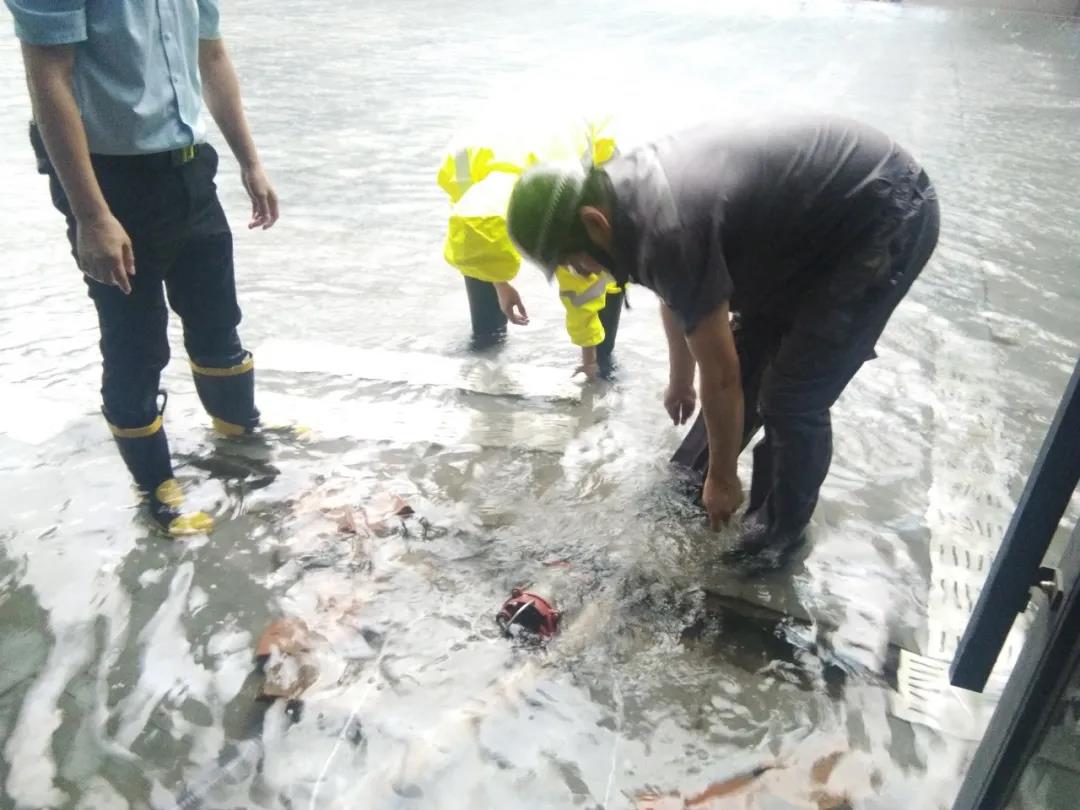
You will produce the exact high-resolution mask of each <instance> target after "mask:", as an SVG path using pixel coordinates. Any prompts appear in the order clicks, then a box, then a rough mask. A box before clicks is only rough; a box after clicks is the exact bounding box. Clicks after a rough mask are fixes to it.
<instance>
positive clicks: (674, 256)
mask: <svg viewBox="0 0 1080 810" xmlns="http://www.w3.org/2000/svg"><path fill="white" fill-rule="evenodd" d="M604 170H605V171H606V173H607V174H608V177H609V178H610V179H611V182H612V187H613V190H614V193H615V202H614V209H615V210H614V229H615V243H616V251H615V260H616V263H617V265H618V268H617V270H618V274H619V275H627V276H629V277H630V279H631V280H634V281H637V282H638V283H640V284H643V285H644V286H646V287H648V288H650V289H652V290H653V291H654V292H656V294H657V295H659V296H660V298H661V299H662V300H663V301H664V302H665V303H666V304H667V305H668V306H669V307H671V309H672V310H673V311H674V312H675V314H676V315H677V316H678V317H679V318H680V319H681V320H682V322H683V326H684V327H685V329H686V330H687V331H688V332H690V331H693V329H694V328H695V327H696V326H697V324H698V323H699V322H700V321H701V319H702V318H704V317H705V316H706V315H708V314H709V313H710V312H712V311H713V310H715V309H716V307H718V306H719V305H721V304H722V303H724V302H725V301H727V302H729V303H730V305H731V309H732V310H733V311H736V312H740V313H743V314H744V315H754V314H766V315H771V316H775V317H787V316H790V315H791V314H793V312H794V311H795V310H796V309H797V307H798V303H799V301H800V298H801V297H802V296H804V295H805V294H806V292H807V291H808V290H810V289H811V288H812V287H813V286H814V284H815V282H816V281H818V280H819V279H821V278H822V277H823V276H824V275H825V274H828V273H836V272H842V271H843V263H844V259H845V257H846V256H849V255H851V254H852V253H853V252H854V251H855V250H857V249H858V248H859V246H860V245H862V244H863V243H864V242H865V241H866V240H868V239H872V238H874V236H875V234H876V233H877V231H878V230H879V229H880V227H881V226H882V220H883V218H884V217H885V216H886V212H887V208H888V204H889V200H890V198H891V196H892V195H893V193H894V190H895V188H896V187H897V185H898V183H899V182H900V181H901V180H902V179H904V178H910V177H911V176H912V174H913V173H917V172H918V171H919V168H918V166H917V164H916V163H915V161H914V159H913V158H912V157H911V156H910V155H908V154H907V153H906V152H905V151H904V150H902V149H901V148H900V147H899V146H897V145H896V144H895V143H893V141H892V140H891V139H890V138H889V137H888V136H887V135H884V134H883V133H881V132H879V131H877V130H876V129H873V128H872V127H869V126H866V125H864V124H860V123H858V122H855V121H850V120H847V119H842V118H832V117H815V118H792V119H783V120H779V121H771V122H767V123H752V124H746V125H742V126H738V127H734V126H733V127H730V128H728V127H721V126H717V125H711V126H710V125H705V126H700V127H698V128H696V129H692V130H689V131H687V132H683V133H680V134H676V135H673V136H670V137H668V138H665V139H664V140H661V141H658V142H656V143H653V144H650V145H648V146H645V147H642V148H640V149H637V150H635V151H633V152H630V153H627V154H626V155H622V156H619V157H617V158H615V159H613V160H612V161H610V162H608V163H607V164H605V166H604ZM905 182H906V180H905ZM858 282H859V280H858V279H857V278H856V279H852V283H853V284H857V283H858Z"/></svg>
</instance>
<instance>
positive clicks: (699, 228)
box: [508, 117, 939, 556]
mask: <svg viewBox="0 0 1080 810" xmlns="http://www.w3.org/2000/svg"><path fill="white" fill-rule="evenodd" d="M508 221H509V230H510V234H511V237H512V238H513V239H514V241H515V243H516V245H517V246H518V248H519V249H520V250H521V251H522V253H524V254H525V255H527V256H529V257H530V258H531V259H532V260H533V261H534V262H536V263H537V264H539V265H540V266H541V267H542V268H544V269H545V270H547V271H549V272H550V270H551V269H552V268H553V267H555V266H557V265H559V264H566V265H569V266H571V267H573V268H575V269H576V270H577V271H578V272H580V273H583V274H584V273H595V272H598V271H599V270H600V269H606V270H608V271H609V272H610V273H611V274H612V275H613V276H614V277H615V278H616V279H617V280H618V281H619V282H620V283H624V282H626V281H627V280H631V281H635V282H637V283H639V284H643V285H644V286H646V287H648V288H650V289H651V290H653V291H654V292H656V294H657V295H658V296H659V297H660V299H661V301H662V302H663V303H662V306H661V311H662V315H663V321H664V327H665V332H666V334H667V338H668V351H669V359H670V368H671V379H670V385H669V387H668V390H667V392H666V394H665V401H664V404H665V406H666V408H667V410H668V413H669V414H670V415H671V417H672V419H673V420H674V421H675V422H676V423H677V424H681V423H683V422H685V421H686V420H687V419H688V418H689V417H690V415H692V413H693V411H694V408H695V406H696V394H695V390H694V375H695V368H696V369H697V370H698V371H699V372H700V375H701V381H700V388H701V403H702V414H701V416H700V417H699V419H698V423H697V424H696V425H695V427H694V428H693V429H692V431H691V435H690V437H688V442H687V443H686V444H685V445H684V449H683V450H682V451H681V452H680V454H677V456H676V457H677V458H681V459H682V460H684V461H686V462H688V463H689V464H690V465H691V466H693V467H696V468H697V469H698V470H699V471H700V472H701V473H703V474H704V476H705V478H704V487H703V493H702V495H703V500H704V504H705V507H706V509H707V510H708V513H709V518H710V521H711V523H712V525H713V527H714V528H718V527H719V526H720V524H721V523H723V522H725V521H726V520H728V519H729V518H730V517H731V515H732V514H733V513H734V512H735V511H736V510H737V509H738V508H739V506H740V505H741V503H742V501H743V490H742V486H741V484H740V482H739V478H738V474H737V469H736V462H737V459H738V455H739V453H740V451H741V450H742V449H743V448H744V447H745V446H746V444H747V443H748V442H749V440H750V439H751V438H752V437H753V436H754V434H755V433H756V432H757V431H758V429H759V428H761V427H764V429H765V435H764V438H763V439H762V440H761V442H759V444H758V445H757V446H756V447H755V448H754V473H753V480H752V482H751V490H750V501H749V503H748V505H747V515H746V519H745V520H744V523H743V530H742V534H741V536H740V539H739V541H738V543H737V545H736V548H735V549H734V552H735V554H736V556H740V555H746V554H756V553H758V552H761V551H765V550H768V551H770V552H772V553H774V554H780V553H782V552H785V551H788V550H790V549H792V548H794V547H795V546H797V545H799V544H800V543H801V542H802V540H803V533H804V530H805V529H806V526H807V524H808V523H809V521H810V517H811V515H812V513H813V511H814V507H815V505H816V503H817V497H818V491H819V490H820V488H821V484H822V482H823V481H824V479H825V475H826V473H827V472H828V468H829V463H830V461H831V458H832V432H831V426H830V419H829V409H830V408H831V407H832V404H833V403H834V402H835V401H836V399H837V398H838V397H839V396H840V393H841V392H842V391H843V390H844V387H845V386H846V385H847V383H848V381H850V380H851V378H852V377H853V376H854V374H855V372H856V371H858V369H859V367H860V366H861V365H862V363H863V362H864V361H865V360H867V359H868V358H870V357H872V356H873V350H874V344H875V343H876V341H877V339H878V337H879V336H880V335H881V332H882V330H883V329H884V328H885V324H886V322H887V321H888V319H889V316H890V315H891V313H892V311H893V309H894V308H895V307H896V305H897V304H898V303H899V302H900V300H901V298H903V296H904V294H905V293H906V292H907V290H908V289H909V287H910V286H911V283H912V282H913V281H914V280H915V278H916V276H917V275H918V274H919V272H920V270H921V269H922V268H923V266H924V265H925V264H926V262H927V260H928V259H929V258H930V255H931V253H932V252H933V250H934V246H935V244H936V242H937V235H938V224H939V216H938V206H937V200H936V196H935V194H934V190H933V187H932V186H931V184H930V181H929V179H928V178H927V176H926V173H925V172H924V171H923V170H922V169H921V168H920V166H919V165H918V164H917V163H916V162H915V160H914V159H913V158H912V157H911V155H909V154H908V153H907V152H906V151H904V150H903V149H902V148H901V147H899V146H898V145H897V144H895V143H894V142H893V141H892V140H891V139H890V138H889V137H888V136H886V135H884V134H882V133H881V132H878V131H877V130H875V129H872V128H871V127H868V126H865V125H862V124H859V123H856V122H853V121H848V120H844V119H838V118H825V117H820V118H801V119H788V120H780V121H773V122H769V123H758V124H750V125H745V126H742V127H740V128H730V129H728V128H722V127H719V126H702V127H699V128H697V129H694V130H691V131H688V132H684V133H681V134H678V135H674V136H671V137H669V138H667V139H665V140H662V141H659V142H657V143H655V144H652V145H650V146H647V147H643V148H641V149H638V150H636V151H634V152H631V153H629V154H626V155H623V156H619V157H616V158H615V159H613V160H611V161H610V162H608V163H607V164H605V165H604V166H603V168H597V169H594V170H592V171H591V172H590V173H589V174H588V175H586V174H585V173H584V172H583V171H582V170H581V169H580V168H577V167H574V166H539V167H536V168H534V169H532V170H531V171H529V172H527V173H526V174H525V175H523V177H522V178H521V180H520V181H519V182H518V184H517V186H516V188H515V190H514V194H513V195H512V197H511V201H510V210H509V214H508ZM702 431H704V432H705V433H706V434H707V451H702V452H700V453H695V452H693V450H694V446H695V444H696V446H697V448H699V449H700V448H703V447H704V446H705V445H704V443H703V442H700V441H697V442H695V436H700V434H701V432H702Z"/></svg>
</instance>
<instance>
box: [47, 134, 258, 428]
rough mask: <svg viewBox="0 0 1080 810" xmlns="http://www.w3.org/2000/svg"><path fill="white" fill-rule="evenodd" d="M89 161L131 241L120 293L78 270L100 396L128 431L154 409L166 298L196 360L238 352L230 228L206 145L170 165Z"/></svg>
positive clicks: (222, 361)
mask: <svg viewBox="0 0 1080 810" xmlns="http://www.w3.org/2000/svg"><path fill="white" fill-rule="evenodd" d="M32 140H34V139H33V138H32ZM35 149H36V151H37V150H40V143H36V144H35ZM42 154H43V150H41V151H38V158H39V166H41V168H43V169H44V170H45V173H46V174H48V175H49V185H50V190H51V192H52V199H53V204H54V205H55V206H56V208H57V209H58V210H59V211H60V212H61V213H63V214H64V216H65V217H66V218H67V225H68V229H67V232H68V239H69V241H70V242H71V246H72V252H73V253H74V252H75V245H76V240H77V237H78V234H77V232H76V223H75V219H74V217H73V216H72V214H71V208H70V206H69V204H68V201H67V199H66V197H65V196H64V191H63V188H62V187H61V185H60V182H59V180H58V179H57V177H56V174H55V172H54V171H52V168H51V166H49V165H48V163H47V161H46V162H45V163H42V161H41V158H42ZM92 162H93V166H94V173H95V174H96V175H97V179H98V183H99V184H100V186H101V190H102V192H103V193H104V195H105V200H106V202H107V203H108V205H109V208H110V210H111V211H112V213H113V215H114V216H115V217H116V218H117V219H118V220H119V221H120V224H121V225H123V226H124V229H125V230H126V231H127V233H128V235H129V237H130V238H131V241H132V247H133V249H134V254H135V271H136V273H135V276H134V278H132V279H131V287H132V289H131V294H130V295H125V294H124V293H123V292H121V291H120V289H119V288H118V287H114V286H110V285H106V284H101V283H99V282H97V281H93V280H92V279H90V278H88V277H85V276H84V278H85V281H86V284H87V292H88V294H89V296H90V298H91V299H92V300H93V302H94V305H95V307H96V308H97V313H98V323H99V326H100V330H101V344H100V345H101V355H102V360H103V374H102V386H101V394H102V399H103V403H104V410H105V416H106V418H107V419H108V420H109V422H110V423H111V424H112V425H114V426H115V427H118V428H137V427H142V426H145V425H148V424H150V423H151V422H153V421H154V419H155V418H156V416H157V414H158V407H157V394H158V386H159V382H160V376H161V371H162V369H164V368H165V366H166V364H167V363H168V362H169V342H168V337H167V334H166V323H167V321H168V310H167V309H166V296H167V297H168V304H169V306H170V307H172V309H173V311H174V312H176V314H177V315H179V316H180V319H181V322H182V323H183V327H184V345H185V348H186V349H187V353H188V356H189V357H190V358H191V359H192V360H193V361H194V362H195V363H196V364H198V365H200V366H206V367H214V368H228V367H230V366H233V365H236V364H238V363H240V362H241V361H242V360H243V358H244V350H243V347H242V346H241V344H240V338H239V336H238V334H237V331H236V327H237V325H238V324H239V323H240V308H239V306H238V305H237V302H236V285H235V280H234V276H233V245H232V233H231V232H230V230H229V224H228V222H227V221H226V219H225V212H224V211H223V210H222V208H221V204H220V202H219V201H218V198H217V188H216V186H215V185H214V175H215V173H216V171H217V165H218V156H217V153H216V152H215V151H214V149H213V148H212V147H211V146H209V145H208V144H203V145H201V146H200V147H199V149H198V153H197V155H196V156H195V158H194V159H193V160H190V161H189V162H187V163H183V164H180V165H174V163H173V161H172V160H171V159H170V158H169V157H168V156H167V155H153V156H145V157H140V156H133V157H109V156H100V155H94V156H92Z"/></svg>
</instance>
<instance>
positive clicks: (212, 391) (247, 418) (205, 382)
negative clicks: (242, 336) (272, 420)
mask: <svg viewBox="0 0 1080 810" xmlns="http://www.w3.org/2000/svg"><path fill="white" fill-rule="evenodd" d="M191 371H192V375H193V377H194V378H195V390H196V391H197V392H198V394H199V399H200V400H201V401H202V404H203V408H205V409H206V412H207V413H208V414H210V417H211V419H212V420H213V423H214V429H215V430H217V431H218V433H221V434H222V435H223V436H243V435H245V434H250V433H252V432H254V430H255V428H257V427H258V426H259V411H258V409H257V408H256V407H255V360H254V358H253V357H252V356H251V353H250V352H245V353H244V356H243V359H242V360H241V361H240V362H239V363H237V364H235V365H232V366H229V367H227V368H218V367H215V366H208V365H202V364H200V363H196V362H195V361H194V360H192V361H191Z"/></svg>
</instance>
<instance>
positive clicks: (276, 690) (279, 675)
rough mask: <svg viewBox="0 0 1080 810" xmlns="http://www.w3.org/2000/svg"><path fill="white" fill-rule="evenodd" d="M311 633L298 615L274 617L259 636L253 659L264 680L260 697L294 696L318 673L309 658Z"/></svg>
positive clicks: (316, 678) (309, 683) (314, 678)
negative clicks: (284, 617)
mask: <svg viewBox="0 0 1080 810" xmlns="http://www.w3.org/2000/svg"><path fill="white" fill-rule="evenodd" d="M313 642H314V634H313V633H312V632H311V630H310V629H309V628H308V626H307V624H305V623H304V622H303V621H301V620H300V619H277V620H276V621H273V622H271V623H270V625H269V627H267V628H266V629H265V630H264V631H263V634H262V635H261V636H260V637H259V643H258V644H257V645H256V647H255V660H256V661H258V663H259V666H260V668H261V669H262V673H263V676H264V678H265V680H264V681H263V685H262V689H261V690H260V692H259V697H261V698H268V699H271V700H272V699H274V698H279V697H281V698H287V699H289V700H295V699H296V698H298V697H299V696H300V695H301V694H302V693H303V692H304V690H306V689H307V688H308V687H309V686H311V685H312V684H313V683H315V681H316V680H318V677H319V670H318V668H317V667H316V666H315V665H314V664H313V663H311V661H310V660H309V653H311V651H312V649H313V646H314V644H313Z"/></svg>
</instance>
